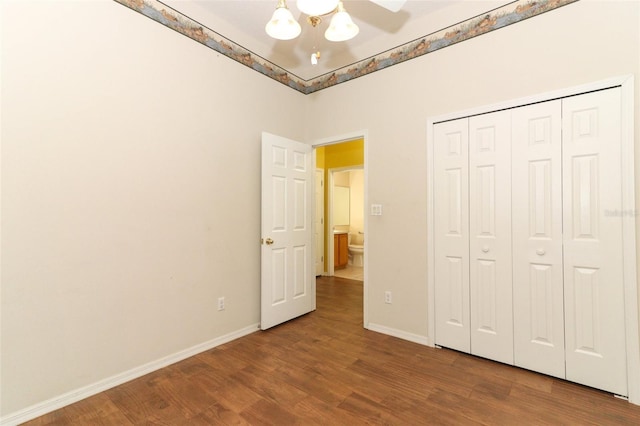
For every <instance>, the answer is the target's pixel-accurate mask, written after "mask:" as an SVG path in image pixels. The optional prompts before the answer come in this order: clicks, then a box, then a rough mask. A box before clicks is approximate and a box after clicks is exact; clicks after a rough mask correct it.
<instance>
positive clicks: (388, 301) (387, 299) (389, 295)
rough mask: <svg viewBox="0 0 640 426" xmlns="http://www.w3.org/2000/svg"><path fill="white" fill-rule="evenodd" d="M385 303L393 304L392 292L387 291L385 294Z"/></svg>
mask: <svg viewBox="0 0 640 426" xmlns="http://www.w3.org/2000/svg"><path fill="white" fill-rule="evenodd" d="M384 303H389V304H391V292H390V291H385V292H384Z"/></svg>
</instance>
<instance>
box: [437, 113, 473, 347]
mask: <svg viewBox="0 0 640 426" xmlns="http://www.w3.org/2000/svg"><path fill="white" fill-rule="evenodd" d="M468 138H469V134H468V120H467V119H466V118H465V119H460V120H455V121H450V122H446V123H439V124H437V125H435V126H434V157H435V161H434V168H435V170H434V173H435V182H436V185H435V186H434V224H435V226H434V229H435V230H434V232H435V235H434V238H435V300H436V308H435V309H436V312H435V314H436V336H435V342H436V344H437V345H440V346H444V347H448V348H452V349H456V350H459V351H464V352H469V351H470V346H469V342H470V338H469V330H470V328H469V201H468V200H469V184H468V179H469V177H468V150H469V146H468V143H469V142H468Z"/></svg>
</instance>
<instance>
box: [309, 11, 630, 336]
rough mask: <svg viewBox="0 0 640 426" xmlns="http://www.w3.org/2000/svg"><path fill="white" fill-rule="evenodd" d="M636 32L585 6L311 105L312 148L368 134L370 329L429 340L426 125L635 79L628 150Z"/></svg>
mask: <svg viewBox="0 0 640 426" xmlns="http://www.w3.org/2000/svg"><path fill="white" fill-rule="evenodd" d="M638 22H640V2H637V1H633V2H632V1H617V2H611V1H591V0H584V1H580V2H578V3H575V4H571V5H568V6H565V7H562V8H560V9H557V10H555V11H552V12H549V13H546V14H543V15H541V16H537V17H535V18H532V19H529V20H526V21H524V22H521V23H518V24H516V25H512V26H509V27H506V28H503V29H500V30H497V31H494V32H491V33H489V34H486V35H483V36H480V37H476V38H474V39H472V40H469V41H466V42H463V43H461V44H457V45H454V46H452V47H448V48H445V49H442V50H439V51H436V52H434V53H431V54H428V55H425V56H423V57H421V58H418V59H414V60H412V61H409V62H407V63H403V64H401V65H397V66H394V67H391V68H389V69H386V70H383V71H381V72H376V73H373V74H371V75H368V76H366V77H363V78H358V79H356V80H354V81H352V82H349V83H346V84H341V85H338V86H336V87H333V88H330V89H327V90H323V91H320V92H317V93H315V94H313V95H310V99H309V104H310V108H309V110H308V114H309V116H311V117H314V120H311V121H309V123H308V125H309V131H308V137H309V139H310V140H317V139H322V138H330V137H331V136H334V135H341V134H346V133H349V132H353V131H359V130H361V129H366V130H367V131H368V138H367V140H366V141H365V143H366V146H367V158H366V159H365V161H366V162H367V168H368V192H369V193H368V199H369V200H370V202H375V203H380V204H382V205H383V212H384V215H383V216H379V217H369V221H368V235H367V240H368V242H369V245H368V247H367V265H368V272H369V273H368V282H367V284H368V290H369V301H368V308H369V322H370V324H375V325H381V326H383V327H386V328H388V329H395V330H399V331H401V332H402V333H405V334H409V335H415V336H417V337H423V338H424V337H426V336H427V270H426V258H427V253H426V250H427V235H426V233H427V218H426V213H427V205H426V200H427V196H426V195H427V184H426V178H427V169H426V155H427V154H426V153H427V150H426V143H427V141H426V121H427V117H429V116H435V115H441V114H445V113H451V112H455V111H460V110H464V109H468V108H472V107H477V106H482V105H487V104H492V103H496V102H500V101H506V100H510V99H515V98H520V97H524V96H529V95H534V94H538V93H543V92H548V91H552V90H555V89H561V88H565V87H570V86H575V85H580V84H583V83H589V82H593V81H597V80H602V79H606V78H609V77H613V76H618V75H623V74H635V78H636V84H635V87H636V89H635V90H636V95H635V96H636V102H635V103H636V122H635V130H636V144H637V141H638V140H640V138H639V137H638V134H639V132H640V121H639V119H638V117H639V116H640V115H639V114H638V113H637V112H638V111H640V107H639V102H638V93H639V89H638V88H639V87H640V74H639V73H640V56H639V55H640V53H639V52H640V35H639V29H638ZM636 157H637V158H640V148H638V147H637V148H636ZM636 164H638V161H636ZM636 168H637V170H640V167H638V166H636ZM637 175H640V174H638V173H637ZM638 188H640V184H639V185H638ZM399 189H401V190H399ZM638 199H639V200H640V198H638ZM639 229H640V227H639ZM385 290H390V291H392V292H393V304H391V305H389V304H385V303H384V299H383V294H384V291H385Z"/></svg>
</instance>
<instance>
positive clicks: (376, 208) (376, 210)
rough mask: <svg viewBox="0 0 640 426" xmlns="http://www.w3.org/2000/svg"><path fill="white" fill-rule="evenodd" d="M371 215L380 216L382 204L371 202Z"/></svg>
mask: <svg viewBox="0 0 640 426" xmlns="http://www.w3.org/2000/svg"><path fill="white" fill-rule="evenodd" d="M371 216H382V204H371Z"/></svg>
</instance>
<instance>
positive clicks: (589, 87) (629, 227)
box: [426, 75, 640, 405]
mask: <svg viewBox="0 0 640 426" xmlns="http://www.w3.org/2000/svg"><path fill="white" fill-rule="evenodd" d="M613 87H620V90H621V97H622V101H621V123H622V124H621V127H622V129H621V130H622V131H621V155H622V163H621V168H622V212H621V214H622V230H623V246H624V256H623V262H624V270H623V281H624V295H625V335H626V343H627V345H626V348H627V383H628V388H629V389H628V390H629V402H631V403H633V404H637V405H640V336H639V334H638V327H639V324H638V322H639V316H638V282H637V275H636V273H637V272H636V269H637V266H636V238H635V237H636V223H635V221H636V215H637V214H638V213H637V210H636V203H635V171H634V161H635V156H634V121H633V120H634V95H635V92H634V78H633V75H624V76H618V77H613V78H611V79H607V80H601V81H597V82H593V83H589V84H585V85H580V86H575V87H570V88H567V89H561V90H557V91H553V92H548V93H543V94H539V95H534V96H528V97H524V98H519V99H515V100H510V101H507V102H502V103H497V104H491V105H485V106H480V107H477V108H472V109H468V110H465V111H460V112H456V113H451V114H445V115H439V116H433V117H429V118H428V119H427V170H428V172H427V191H428V193H427V253H428V254H427V307H428V310H427V324H428V335H427V339H426V341H427V345H429V346H434V342H435V300H434V294H435V274H434V265H435V258H434V239H433V235H434V223H433V209H434V200H433V189H434V176H433V161H434V158H433V157H434V155H433V126H434V124H436V123H439V122H443V121H449V120H454V119H458V118H463V117H469V116H473V115H478V114H484V113H487V112H492V111H498V110H502V109H507V108H515V107H519V106H524V105H529V104H534V103H538V102H544V101H550V100H553V99H559V98H564V97H568V96H574V95H579V94H582V93H587V92H591V91H595V90H603V89H609V88H613Z"/></svg>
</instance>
